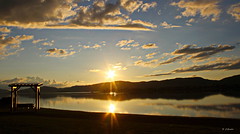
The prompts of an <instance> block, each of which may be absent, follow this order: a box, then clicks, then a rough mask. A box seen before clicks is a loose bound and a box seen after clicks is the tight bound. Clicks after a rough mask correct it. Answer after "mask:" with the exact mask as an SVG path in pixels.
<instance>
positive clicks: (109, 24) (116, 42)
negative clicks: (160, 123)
mask: <svg viewBox="0 0 240 134" xmlns="http://www.w3.org/2000/svg"><path fill="white" fill-rule="evenodd" d="M239 47H240V2H239V1H238V0H21V1H19V0H0V74H1V75H0V76H1V77H0V87H3V86H4V85H5V86H6V85H7V84H10V83H18V82H41V83H43V84H44V85H46V86H56V87H67V86H73V85H88V84H94V83H100V82H106V81H111V80H112V79H109V78H107V77H106V72H108V71H109V70H112V71H114V72H115V77H114V80H123V81H133V82H137V81H151V80H164V79H172V78H177V77H203V78H206V79H214V80H219V79H222V78H224V77H228V76H232V75H237V74H240V70H239V69H240V51H239V50H240V48H239Z"/></svg>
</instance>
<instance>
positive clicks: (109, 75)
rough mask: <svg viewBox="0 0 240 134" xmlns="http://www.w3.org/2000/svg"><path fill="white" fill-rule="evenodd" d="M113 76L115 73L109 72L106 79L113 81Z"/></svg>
mask: <svg viewBox="0 0 240 134" xmlns="http://www.w3.org/2000/svg"><path fill="white" fill-rule="evenodd" d="M114 76H115V71H113V70H109V71H108V72H107V77H108V78H110V79H113V78H114Z"/></svg>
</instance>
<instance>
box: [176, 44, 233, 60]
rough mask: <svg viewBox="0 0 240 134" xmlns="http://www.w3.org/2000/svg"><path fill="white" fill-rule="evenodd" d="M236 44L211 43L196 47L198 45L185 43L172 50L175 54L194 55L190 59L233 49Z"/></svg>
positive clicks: (206, 56) (204, 57)
mask: <svg viewBox="0 0 240 134" xmlns="http://www.w3.org/2000/svg"><path fill="white" fill-rule="evenodd" d="M234 48H235V46H231V45H221V44H219V45H210V46H207V47H196V45H184V46H183V47H182V48H180V49H177V50H175V51H174V52H172V54H173V55H178V54H184V55H192V56H191V57H190V58H189V59H199V60H201V59H206V58H208V57H210V56H212V55H214V54H217V53H221V52H224V51H231V50H233V49H234Z"/></svg>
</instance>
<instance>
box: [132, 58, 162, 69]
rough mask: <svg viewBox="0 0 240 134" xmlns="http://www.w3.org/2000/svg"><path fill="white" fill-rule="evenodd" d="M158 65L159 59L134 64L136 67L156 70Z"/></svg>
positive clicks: (139, 61)
mask: <svg viewBox="0 0 240 134" xmlns="http://www.w3.org/2000/svg"><path fill="white" fill-rule="evenodd" d="M157 63H158V59H153V60H151V61H143V60H138V61H135V62H134V65H135V66H142V67H150V68H155V67H157Z"/></svg>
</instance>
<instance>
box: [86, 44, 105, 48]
mask: <svg viewBox="0 0 240 134" xmlns="http://www.w3.org/2000/svg"><path fill="white" fill-rule="evenodd" d="M101 47H102V46H101V45H99V44H95V45H93V46H90V45H83V48H85V49H88V48H94V49H98V48H101Z"/></svg>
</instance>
